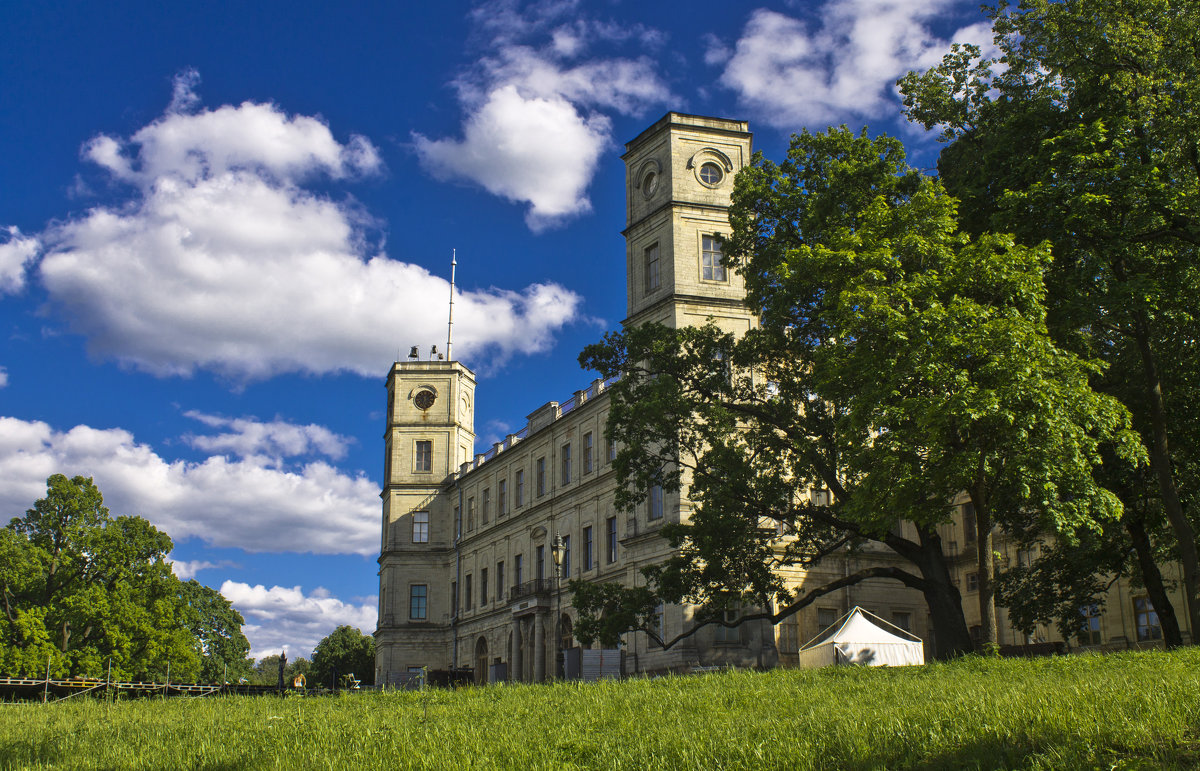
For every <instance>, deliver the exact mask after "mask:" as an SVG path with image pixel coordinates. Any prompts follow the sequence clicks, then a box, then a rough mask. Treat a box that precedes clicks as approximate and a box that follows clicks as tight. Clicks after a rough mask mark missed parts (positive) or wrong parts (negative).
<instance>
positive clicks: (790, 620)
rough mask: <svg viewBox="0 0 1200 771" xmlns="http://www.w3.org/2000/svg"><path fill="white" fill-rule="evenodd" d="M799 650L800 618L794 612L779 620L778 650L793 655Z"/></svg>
mask: <svg viewBox="0 0 1200 771" xmlns="http://www.w3.org/2000/svg"><path fill="white" fill-rule="evenodd" d="M799 650H800V619H799V618H798V617H797V615H796V614H795V613H793V614H792V615H790V616H788V617H787V618H785V619H784V620H783V621H780V622H779V652H780V653H782V654H786V655H791V656H794V655H796V652H797V651H799Z"/></svg>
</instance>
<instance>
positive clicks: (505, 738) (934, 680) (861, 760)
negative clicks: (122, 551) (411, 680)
mask: <svg viewBox="0 0 1200 771" xmlns="http://www.w3.org/2000/svg"><path fill="white" fill-rule="evenodd" d="M1196 767H1200V650H1181V651H1175V652H1172V653H1163V652H1158V651H1148V652H1140V653H1125V654H1115V655H1107V656H1099V655H1081V656H1069V657H1056V658H1046V659H1034V660H1002V659H990V658H978V657H968V658H966V659H963V660H959V661H955V662H951V663H948V664H930V665H927V666H924V667H907V668H897V669H860V668H836V669H824V670H815V671H814V670H810V671H797V670H774V671H770V672H723V673H710V674H704V675H693V676H679V677H665V678H657V679H633V680H626V681H622V682H618V681H607V682H601V683H587V684H585V683H556V684H551V685H498V686H489V687H483V688H465V689H461V690H457V691H445V690H427V691H424V692H397V691H392V692H361V693H346V694H341V695H338V696H328V697H288V698H282V699H281V698H278V697H221V698H190V699H184V698H175V699H166V700H164V699H160V698H156V699H142V700H133V701H118V702H115V703H108V702H105V701H102V700H91V701H88V700H83V699H70V700H67V701H62V702H57V703H50V704H44V705H43V704H40V703H9V704H3V705H0V768H3V769H15V768H96V769H124V768H162V769H176V768H178V769H185V768H186V769H241V768H287V769H302V768H337V769H342V768H355V769H358V768H363V769H373V768H379V769H384V768H387V769H395V768H437V769H443V768H519V769H535V768H555V769H569V768H603V769H639V770H640V769H712V768H726V769H739V768H747V769H750V768H753V769H763V768H780V769H783V768H786V769H827V768H828V769H875V768H880V769H883V768H886V769H902V768H921V769H926V768H934V769H936V768H979V769H993V768H1037V769H1072V768H1119V769H1126V768H1154V769H1159V768H1181V769H1182V768H1196Z"/></svg>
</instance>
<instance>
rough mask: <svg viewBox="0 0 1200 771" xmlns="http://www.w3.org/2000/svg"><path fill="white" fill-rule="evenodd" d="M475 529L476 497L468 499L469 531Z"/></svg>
mask: <svg viewBox="0 0 1200 771" xmlns="http://www.w3.org/2000/svg"><path fill="white" fill-rule="evenodd" d="M474 529H475V497H474V496H471V497H470V498H468V499H467V532H468V533H469V532H471V531H472V530H474Z"/></svg>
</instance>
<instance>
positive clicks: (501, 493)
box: [496, 479, 508, 519]
mask: <svg viewBox="0 0 1200 771" xmlns="http://www.w3.org/2000/svg"><path fill="white" fill-rule="evenodd" d="M507 513H508V480H507V479H501V480H500V481H499V482H497V483H496V518H497V519H499V518H500V517H503V516H504V515H505V514H507Z"/></svg>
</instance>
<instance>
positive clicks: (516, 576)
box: [513, 554, 525, 584]
mask: <svg viewBox="0 0 1200 771" xmlns="http://www.w3.org/2000/svg"><path fill="white" fill-rule="evenodd" d="M524 580H525V558H524V556H523V555H520V554H518V555H516V556H515V557H513V583H514V584H520V583H521V582H522V581H524Z"/></svg>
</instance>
